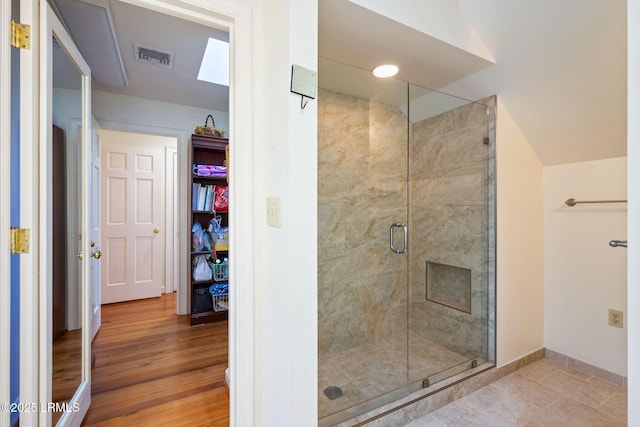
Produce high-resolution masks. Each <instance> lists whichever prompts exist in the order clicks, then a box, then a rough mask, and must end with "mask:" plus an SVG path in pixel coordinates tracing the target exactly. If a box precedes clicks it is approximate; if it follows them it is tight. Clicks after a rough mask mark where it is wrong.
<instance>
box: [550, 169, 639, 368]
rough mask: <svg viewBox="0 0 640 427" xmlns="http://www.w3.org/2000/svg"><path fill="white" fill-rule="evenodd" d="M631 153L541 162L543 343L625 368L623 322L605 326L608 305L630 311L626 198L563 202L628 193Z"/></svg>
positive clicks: (597, 363)
mask: <svg viewBox="0 0 640 427" xmlns="http://www.w3.org/2000/svg"><path fill="white" fill-rule="evenodd" d="M626 177H627V159H626V157H620V158H615V159H607V160H597V161H591V162H581V163H572V164H565V165H557V166H548V167H545V168H544V220H545V232H544V235H545V244H544V262H545V264H544V265H545V273H544V278H545V285H544V313H545V315H544V321H545V331H544V332H545V335H544V342H545V347H546V348H548V349H550V350H554V351H557V352H559V353H562V354H564V355H567V356H570V357H573V358H575V359H578V360H581V361H583V362H587V363H589V364H592V365H595V366H597V367H599V368H602V369H605V370H607V371H610V372H613V373H616V374H618V375H624V376H626V374H627V339H626V327H625V328H624V329H620V328H616V327H612V326H609V325H608V309H609V308H613V309H616V310H622V311H624V312H625V313H626V311H627V310H626V301H627V299H626V297H627V289H626V288H627V270H626V268H627V251H626V249H624V248H612V247H610V246H609V244H608V243H609V241H610V240H626V239H627V223H626V221H627V205H626V204H593V205H592V204H578V205H576V206H574V207H569V206H567V205H565V203H564V201H565V200H567V199H569V198H575V199H576V200H607V199H609V200H611V199H618V200H625V199H626V198H627V183H626Z"/></svg>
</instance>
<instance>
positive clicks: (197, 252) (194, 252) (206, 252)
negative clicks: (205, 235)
mask: <svg viewBox="0 0 640 427" xmlns="http://www.w3.org/2000/svg"><path fill="white" fill-rule="evenodd" d="M212 253H213V251H192V252H191V255H211V254H212Z"/></svg>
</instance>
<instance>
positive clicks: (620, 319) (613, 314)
mask: <svg viewBox="0 0 640 427" xmlns="http://www.w3.org/2000/svg"><path fill="white" fill-rule="evenodd" d="M609 325H610V326H615V327H616V328H622V327H623V326H624V314H623V312H622V311H620V310H614V309H612V308H610V309H609Z"/></svg>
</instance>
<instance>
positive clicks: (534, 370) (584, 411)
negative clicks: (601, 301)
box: [409, 359, 627, 427]
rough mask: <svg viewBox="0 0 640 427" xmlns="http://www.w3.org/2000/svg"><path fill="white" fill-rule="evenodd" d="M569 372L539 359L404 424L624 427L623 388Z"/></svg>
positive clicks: (556, 364) (451, 426)
mask: <svg viewBox="0 0 640 427" xmlns="http://www.w3.org/2000/svg"><path fill="white" fill-rule="evenodd" d="M573 371H575V369H573V368H567V367H566V366H564V365H561V364H559V363H556V362H554V361H551V360H549V359H542V360H540V361H538V362H534V363H532V364H531V365H528V366H527V367H525V368H523V369H520V370H519V371H517V372H516V373H513V374H511V375H508V376H506V377H504V378H502V379H500V380H498V381H496V382H494V383H492V384H490V385H488V386H486V387H483V388H481V389H480V390H477V391H476V392H474V393H471V394H469V395H468V396H466V397H463V398H461V399H458V400H456V401H454V402H453V403H451V404H449V405H447V406H444V407H442V408H440V409H438V410H437V411H434V412H432V413H431V414H430V415H428V416H426V417H423V418H420V419H418V420H415V421H414V422H413V423H411V424H409V426H411V427H421V426H425V427H436V426H447V427H453V426H465V427H473V426H482V427H497V426H508V427H514V426H525V427H526V426H530V427H541V426H542V427H607V426H612V427H618V426H626V419H627V392H626V390H625V389H623V388H621V387H618V386H616V385H615V384H611V383H609V382H607V381H604V380H601V379H600V378H596V377H591V376H589V375H587V374H584V373H576V372H577V371H576V372H573ZM534 378H539V380H538V381H536V380H534ZM596 402H597V403H596ZM434 420H436V421H437V422H438V423H440V424H438V423H435V424H434ZM420 423H424V424H420Z"/></svg>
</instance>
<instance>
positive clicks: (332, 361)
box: [318, 333, 483, 418]
mask: <svg viewBox="0 0 640 427" xmlns="http://www.w3.org/2000/svg"><path fill="white" fill-rule="evenodd" d="M409 355H410V356H409V357H408V356H407V344H406V337H402V336H399V337H392V338H388V339H386V340H382V341H379V342H376V343H375V344H370V345H364V346H359V347H355V348H352V349H349V350H345V351H343V352H340V353H335V354H329V355H323V356H321V357H320V359H319V363H318V413H319V416H320V418H323V417H325V416H328V415H330V414H335V413H336V412H339V411H342V410H344V409H346V408H351V407H353V406H354V405H357V404H358V403H360V402H365V405H366V402H367V401H369V400H370V399H373V398H375V397H376V396H380V395H383V394H385V393H390V392H392V391H394V390H398V389H401V388H403V387H404V386H405V384H406V382H407V365H408V367H409V372H408V374H409V381H410V382H411V383H413V382H414V381H421V380H422V379H424V378H426V377H429V376H432V375H438V374H439V373H442V374H443V375H444V374H446V372H448V371H452V372H450V373H449V374H448V375H454V374H455V373H457V372H459V371H462V370H464V369H467V368H468V366H466V365H464V366H462V365H463V364H465V362H469V361H470V360H471V359H470V358H469V357H465V356H463V355H460V354H457V353H455V352H453V351H451V350H449V349H447V348H445V347H443V346H440V345H438V344H436V343H434V342H432V341H429V340H427V339H426V338H423V337H421V336H419V335H417V334H413V333H412V334H410V336H409ZM476 360H478V362H479V363H482V362H483V360H482V359H480V358H476ZM458 367H459V368H458ZM456 368H458V369H457V370H456ZM330 385H333V386H338V387H340V388H341V389H342V391H343V392H344V395H343V396H342V397H340V398H338V399H336V400H329V399H328V398H327V396H325V394H324V393H323V390H324V389H325V387H327V386H330ZM374 407H375V406H374Z"/></svg>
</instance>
